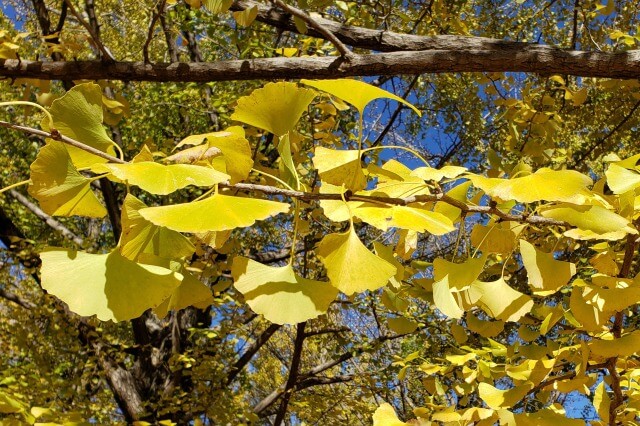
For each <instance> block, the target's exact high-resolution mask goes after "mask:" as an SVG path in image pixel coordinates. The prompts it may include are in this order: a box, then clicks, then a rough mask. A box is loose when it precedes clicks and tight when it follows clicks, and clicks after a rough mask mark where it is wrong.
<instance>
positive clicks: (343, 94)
mask: <svg viewBox="0 0 640 426" xmlns="http://www.w3.org/2000/svg"><path fill="white" fill-rule="evenodd" d="M300 82H301V83H302V84H306V85H307V86H311V87H315V88H316V89H319V90H322V91H323V92H327V93H329V94H331V95H333V96H335V97H337V98H340V99H342V100H343V101H345V102H348V103H350V104H351V105H353V106H354V107H356V109H357V110H358V112H359V113H360V114H362V113H363V111H364V108H365V107H366V106H367V104H369V102H371V101H374V100H376V99H380V98H386V99H393V100H394V101H398V102H401V103H403V104H405V105H406V106H408V107H409V108H411V109H412V110H413V111H415V113H416V114H418V115H419V116H421V115H422V113H421V112H420V110H419V109H418V108H416V107H415V106H413V105H412V104H410V103H409V102H407V101H405V100H404V99H402V98H401V97H399V96H396V95H394V94H393V93H389V92H387V91H386V90H383V89H380V88H379V87H376V86H372V85H371V84H368V83H365V82H364V81H360V80H349V79H339V80H300Z"/></svg>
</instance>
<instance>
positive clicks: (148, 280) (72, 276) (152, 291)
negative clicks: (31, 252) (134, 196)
mask: <svg viewBox="0 0 640 426" xmlns="http://www.w3.org/2000/svg"><path fill="white" fill-rule="evenodd" d="M40 258H41V259H42V267H41V270H40V273H41V276H42V287H43V288H44V289H45V290H47V291H48V292H49V293H50V294H53V295H54V296H56V297H58V298H59V299H60V300H62V301H63V302H65V303H66V304H67V305H69V309H71V310H72V311H73V312H75V313H77V314H78V315H82V316H91V315H96V316H97V317H98V319H100V320H102V321H108V320H112V321H124V320H129V319H132V318H137V317H139V316H140V315H142V313H143V312H144V311H146V310H147V309H149V308H155V307H156V306H158V305H160V303H162V302H163V301H164V300H165V299H166V298H168V297H169V296H170V295H171V293H172V292H173V290H174V289H176V288H177V287H178V285H180V281H181V280H182V275H180V274H178V273H175V272H173V271H172V270H170V269H166V268H163V267H160V266H154V265H142V264H139V263H136V262H133V261H131V260H129V259H127V258H125V257H123V256H122V255H120V253H119V252H118V251H117V250H116V251H113V252H111V253H109V254H89V253H84V252H76V251H71V250H65V249H55V248H53V249H48V250H45V251H44V252H42V253H40Z"/></svg>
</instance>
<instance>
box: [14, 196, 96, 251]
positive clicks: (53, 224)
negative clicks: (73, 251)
mask: <svg viewBox="0 0 640 426" xmlns="http://www.w3.org/2000/svg"><path fill="white" fill-rule="evenodd" d="M9 194H11V196H12V197H13V198H15V199H16V201H18V202H19V203H20V204H22V205H23V206H25V207H26V208H27V209H29V210H30V211H31V213H33V214H35V215H36V216H38V217H39V218H40V219H42V220H43V221H44V223H46V224H47V225H48V226H49V227H50V228H51V229H53V230H55V231H58V232H59V233H61V234H62V236H63V237H65V238H66V239H68V240H70V241H73V243H74V244H76V245H77V246H78V247H84V240H83V239H82V238H80V237H79V236H78V235H76V234H75V233H73V232H72V231H71V230H70V229H69V228H67V227H66V226H64V225H63V224H61V223H60V222H58V221H57V220H55V219H54V218H52V217H51V216H50V215H48V214H46V213H45V212H43V211H42V209H41V208H40V207H38V206H37V205H35V204H34V203H32V202H31V201H30V200H29V199H28V198H27V197H25V196H24V195H22V194H21V193H19V192H18V191H16V190H15V189H10V190H9Z"/></svg>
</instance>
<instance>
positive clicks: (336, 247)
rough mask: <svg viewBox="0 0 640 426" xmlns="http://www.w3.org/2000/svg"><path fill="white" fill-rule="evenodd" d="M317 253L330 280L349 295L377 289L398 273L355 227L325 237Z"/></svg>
mask: <svg viewBox="0 0 640 426" xmlns="http://www.w3.org/2000/svg"><path fill="white" fill-rule="evenodd" d="M317 254H318V256H319V257H320V259H321V260H322V263H323V264H324V266H325V268H327V276H328V277H329V280H330V281H331V284H332V285H333V286H335V287H336V288H338V290H340V291H342V292H343V293H345V294H348V295H351V294H353V293H360V292H363V291H365V290H377V289H379V288H380V287H383V286H384V285H386V284H387V282H388V281H389V279H390V278H391V277H393V276H394V275H395V274H396V267H395V266H393V265H392V264H391V263H389V262H387V261H386V260H384V259H382V258H381V257H378V256H376V255H375V254H373V253H371V252H370V251H369V250H368V249H367V248H366V247H365V246H364V244H362V242H361V241H360V238H358V235H357V234H356V232H355V231H354V230H353V228H351V229H349V230H348V231H347V232H344V233H340V234H329V235H327V236H326V237H324V238H323V239H322V241H320V244H319V245H318V249H317Z"/></svg>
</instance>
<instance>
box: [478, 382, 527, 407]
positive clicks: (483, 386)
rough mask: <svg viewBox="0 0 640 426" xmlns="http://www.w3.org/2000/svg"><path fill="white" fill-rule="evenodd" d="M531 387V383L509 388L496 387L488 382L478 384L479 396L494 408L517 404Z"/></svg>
mask: <svg viewBox="0 0 640 426" xmlns="http://www.w3.org/2000/svg"><path fill="white" fill-rule="evenodd" d="M531 388H533V385H532V384H524V385H520V386H515V387H513V388H511V389H505V390H502V389H498V388H496V387H494V386H491V385H490V384H488V383H480V384H479V385H478V394H479V395H480V398H482V400H483V401H484V402H485V404H487V405H488V406H489V407H491V408H493V409H494V410H498V409H500V408H509V407H513V406H514V405H515V404H517V403H518V402H519V401H520V400H521V399H522V398H524V396H525V395H526V394H527V393H529V391H530V390H531Z"/></svg>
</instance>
